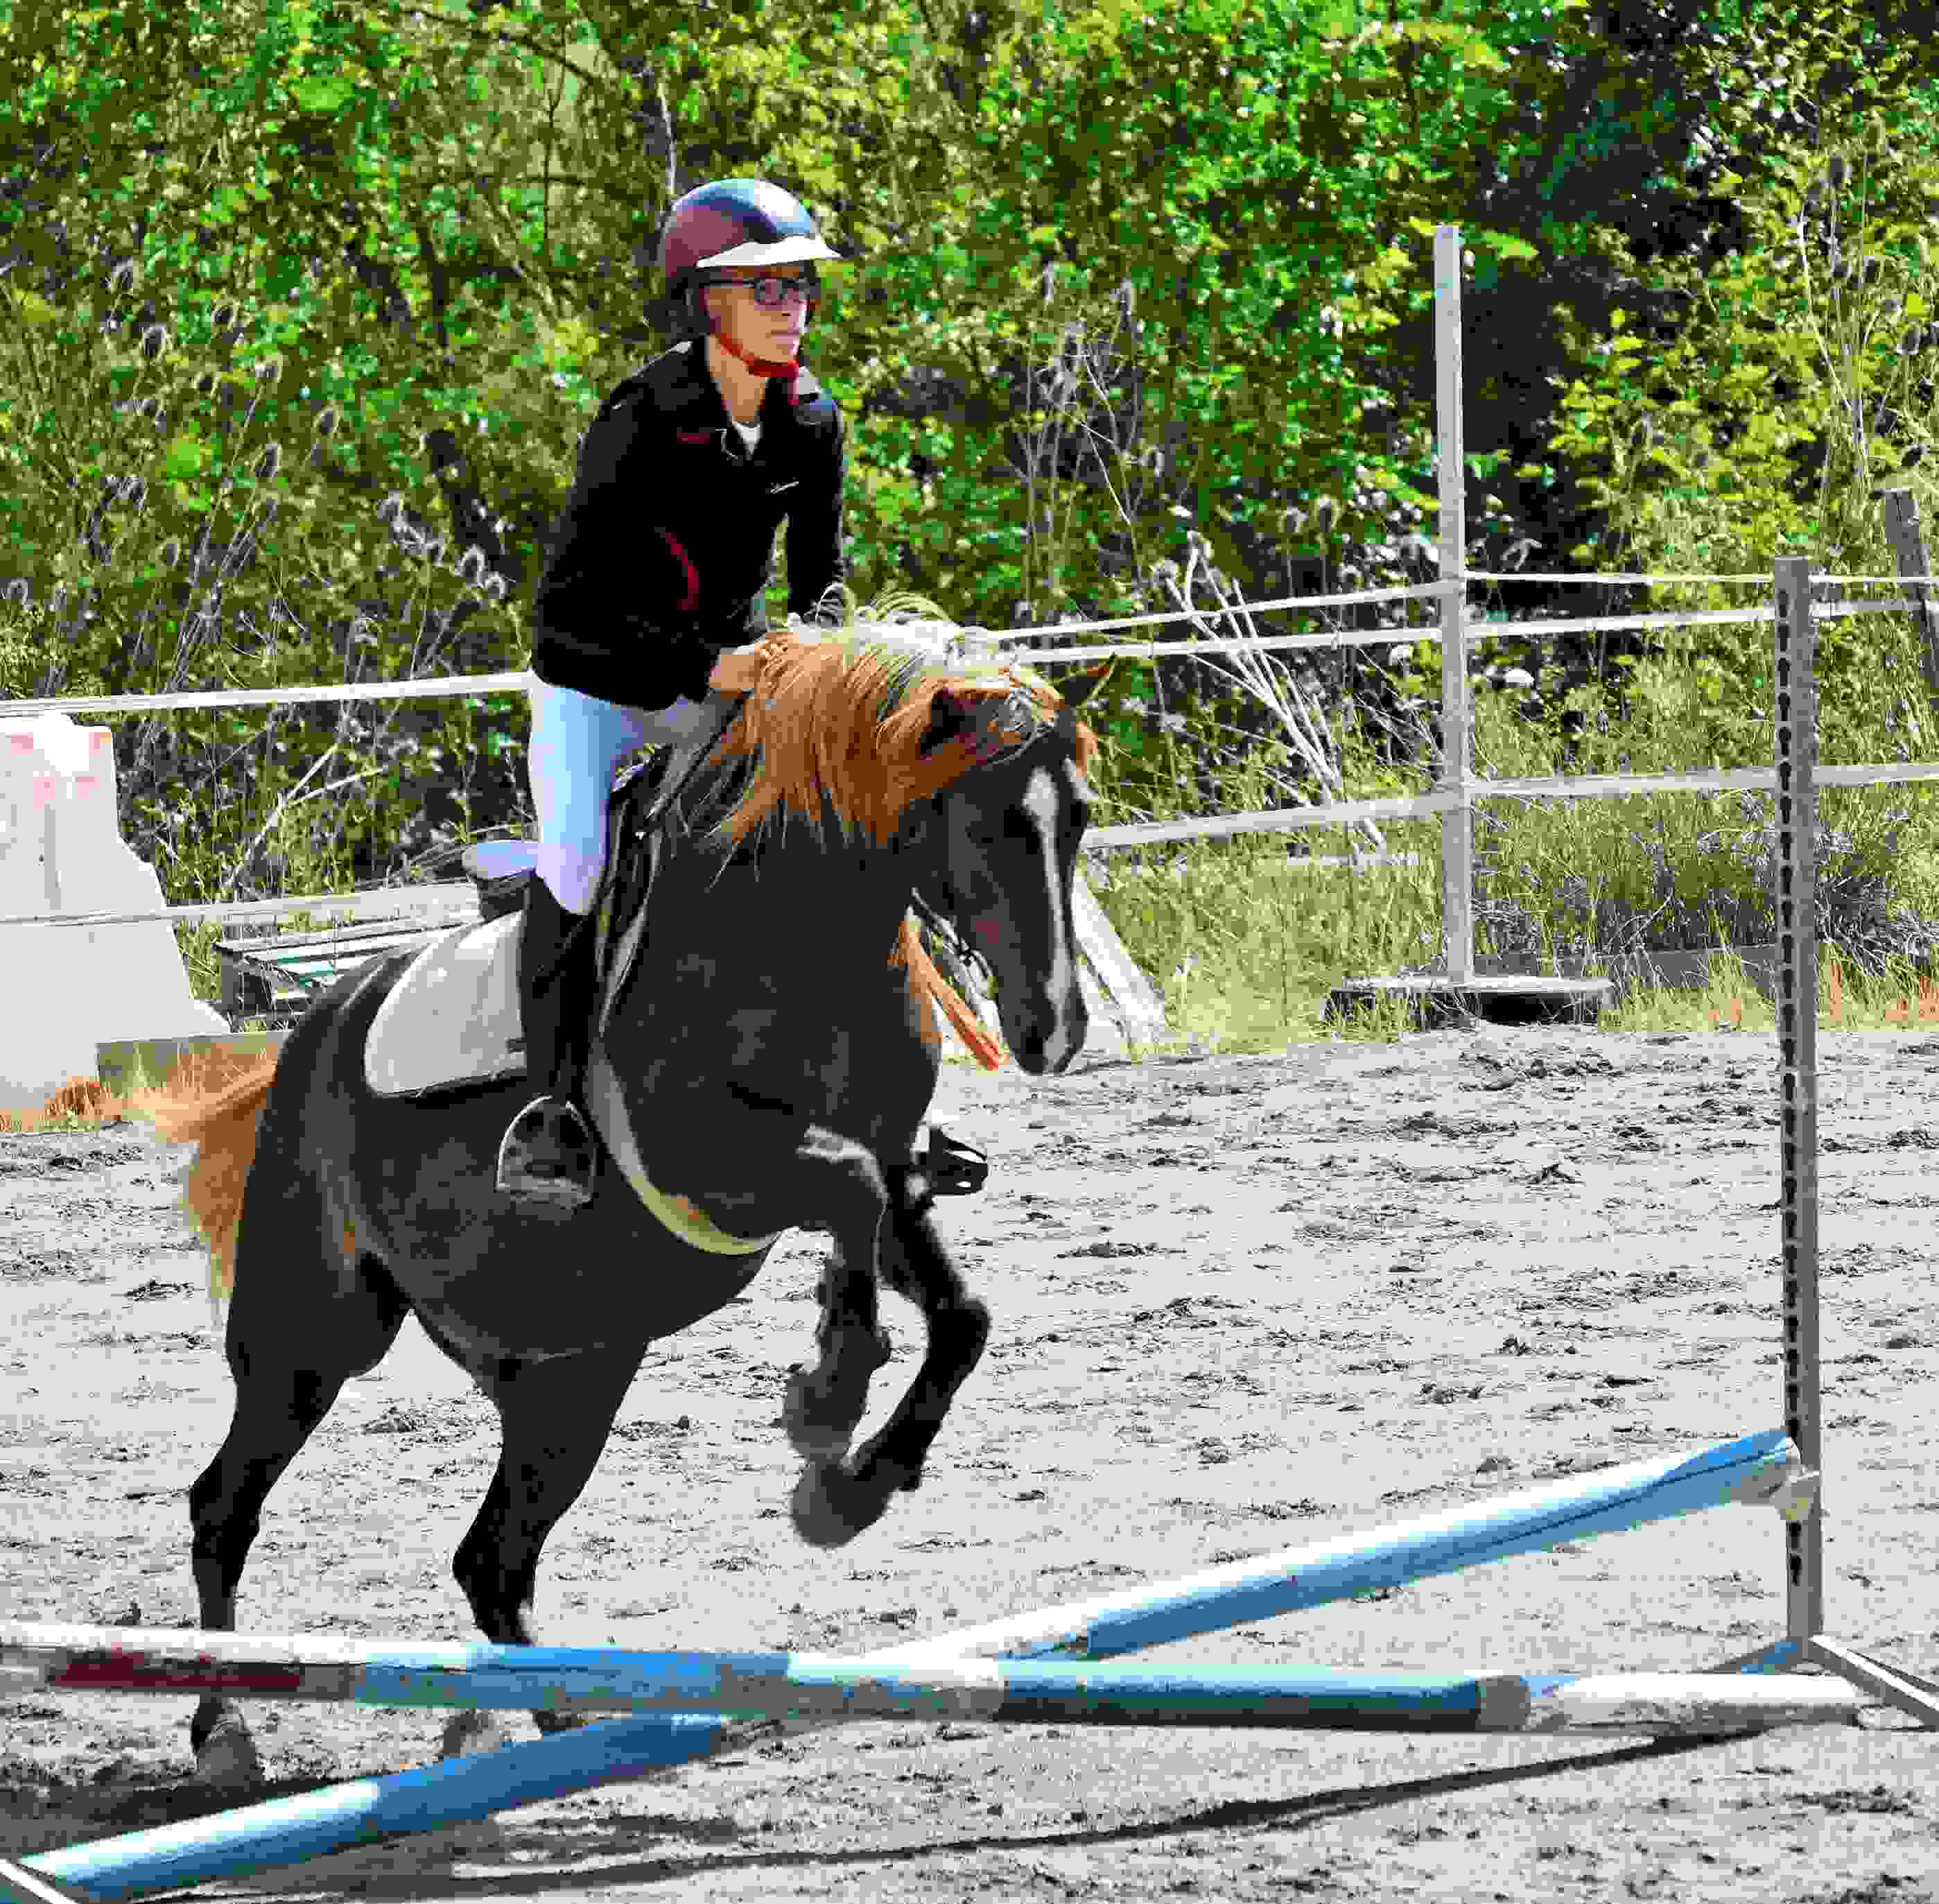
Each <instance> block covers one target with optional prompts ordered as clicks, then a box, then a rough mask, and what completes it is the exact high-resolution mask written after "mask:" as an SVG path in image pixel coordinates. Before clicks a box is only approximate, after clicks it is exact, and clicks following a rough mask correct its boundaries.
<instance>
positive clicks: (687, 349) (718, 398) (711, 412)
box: [673, 337, 821, 434]
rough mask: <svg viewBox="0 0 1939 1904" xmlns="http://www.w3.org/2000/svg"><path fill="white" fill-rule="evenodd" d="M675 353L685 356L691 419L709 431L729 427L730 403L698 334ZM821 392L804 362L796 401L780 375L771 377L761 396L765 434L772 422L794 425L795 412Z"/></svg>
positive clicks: (684, 383)
mask: <svg viewBox="0 0 1939 1904" xmlns="http://www.w3.org/2000/svg"><path fill="white" fill-rule="evenodd" d="M673 354H674V355H680V356H683V358H684V365H683V372H682V376H681V379H680V381H681V385H682V388H681V391H680V395H681V398H682V399H683V406H682V407H683V408H684V409H686V410H687V411H688V413H689V420H690V421H692V422H694V423H695V424H696V425H700V426H701V427H704V428H708V429H710V430H724V429H726V427H727V424H728V416H727V404H726V399H725V398H723V396H722V395H721V394H720V386H719V385H717V383H715V382H714V377H713V374H712V373H711V371H709V370H708V367H707V350H706V346H705V343H703V342H702V340H700V339H699V338H698V337H695V338H689V340H687V342H686V343H683V344H676V345H675V346H674V352H673ZM820 395H821V384H820V380H819V379H817V377H816V376H815V374H814V372H813V371H812V370H810V369H809V368H808V366H807V365H806V364H803V365H802V367H801V368H800V369H799V370H798V371H797V372H796V373H795V379H794V401H793V404H790V403H789V401H788V398H787V384H786V383H785V382H784V381H783V380H782V379H781V378H779V377H770V378H769V379H768V387H767V388H766V391H764V392H763V395H762V397H761V409H760V420H761V427H762V430H763V433H764V434H765V432H766V429H767V427H768V425H770V424H773V423H778V424H779V425H781V427H782V428H790V427H791V426H792V425H793V422H794V416H793V413H794V411H795V410H799V408H800V407H801V406H802V404H805V403H807V402H808V401H810V399H811V398H816V397H818V396H820Z"/></svg>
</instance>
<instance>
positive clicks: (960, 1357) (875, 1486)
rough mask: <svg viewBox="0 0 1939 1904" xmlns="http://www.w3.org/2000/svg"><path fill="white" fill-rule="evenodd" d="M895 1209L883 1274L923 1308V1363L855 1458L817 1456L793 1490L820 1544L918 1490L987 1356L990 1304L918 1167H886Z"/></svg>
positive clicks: (801, 1517)
mask: <svg viewBox="0 0 1939 1904" xmlns="http://www.w3.org/2000/svg"><path fill="white" fill-rule="evenodd" d="M884 1175H885V1177H887V1185H888V1191H889V1210H888V1214H887V1219H886V1220H885V1223H884V1228H883V1232H882V1235H881V1255H880V1259H879V1260H880V1264H881V1279H882V1281H884V1283H886V1284H887V1285H888V1287H890V1289H893V1290H895V1292H896V1293H897V1294H898V1295H899V1296H906V1297H907V1298H908V1299H909V1301H911V1302H913V1303H915V1305H916V1306H917V1307H918V1308H920V1309H921V1311H922V1313H923V1320H924V1323H925V1324H926V1325H927V1330H928V1341H927V1346H926V1348H925V1350H924V1355H923V1359H922V1365H921V1367H920V1368H918V1369H917V1370H916V1373H915V1380H914V1381H913V1382H911V1383H910V1384H909V1391H908V1392H907V1393H906V1394H905V1395H904V1396H903V1398H902V1400H901V1401H900V1402H899V1403H897V1404H896V1410H895V1412H894V1413H893V1415H890V1417H889V1418H888V1420H887V1421H886V1422H884V1424H882V1427H881V1431H880V1432H879V1433H877V1434H876V1435H875V1436H873V1437H872V1438H871V1439H869V1441H868V1442H866V1443H864V1445H863V1446H862V1447H861V1448H860V1449H858V1450H857V1452H856V1453H855V1454H854V1455H853V1456H851V1458H849V1459H848V1460H847V1461H842V1462H841V1463H839V1464H836V1463H833V1462H821V1463H815V1464H812V1465H811V1466H810V1467H808V1470H806V1472H805V1473H803V1474H802V1478H801V1481H800V1483H799V1485H798V1486H797V1487H796V1490H795V1498H794V1522H795V1525H796V1528H798V1529H799V1531H800V1534H801V1536H802V1539H803V1540H806V1541H808V1542H809V1543H811V1545H813V1546H840V1545H841V1544H842V1543H843V1542H844V1541H846V1540H853V1539H854V1537H855V1536H856V1535H857V1534H859V1533H860V1532H861V1531H862V1530H863V1528H867V1527H870V1526H872V1525H874V1523H875V1522H876V1521H878V1520H879V1519H881V1516H882V1513H883V1511H884V1509H886V1508H887V1506H888V1502H889V1497H890V1495H891V1494H895V1493H896V1492H898V1491H907V1490H909V1489H911V1488H915V1486H916V1485H918V1483H919V1482H921V1479H922V1464H923V1462H924V1459H925V1458H927V1455H928V1453H929V1450H930V1445H931V1443H933V1442H934V1441H935V1439H936V1435H937V1433H939V1431H940V1430H941V1429H942V1424H943V1421H944V1418H945V1417H946V1416H947V1415H948V1412H949V1405H950V1403H951V1401H953V1400H954V1398H955V1395H956V1391H957V1389H959V1388H961V1387H962V1385H963V1382H965V1381H966V1379H967V1378H968V1377H969V1372H970V1370H971V1369H973V1368H975V1367H976V1364H977V1363H978V1362H979V1360H981V1359H982V1354H983V1348H984V1345H985V1343H986V1342H988V1339H989V1335H990V1311H988V1309H987V1308H985V1306H984V1305H983V1304H982V1302H979V1301H978V1300H977V1299H976V1297H975V1296H972V1295H971V1294H970V1293H969V1290H968V1289H967V1288H966V1287H965V1286H964V1284H963V1279H962V1278H961V1277H960V1275H957V1272H956V1268H955V1266H954V1264H953V1263H951V1261H950V1260H949V1257H948V1254H947V1253H946V1252H945V1251H944V1249H943V1247H942V1240H941V1238H939V1237H938V1236H937V1235H936V1228H935V1226H934V1224H933V1223H931V1222H930V1217H929V1207H930V1204H931V1202H933V1198H932V1197H930V1196H929V1195H928V1194H927V1190H924V1191H923V1193H921V1195H920V1196H918V1195H916V1194H915V1184H913V1183H912V1178H917V1179H918V1181H919V1178H918V1173H916V1172H915V1171H910V1170H908V1169H906V1168H901V1167H891V1168H890V1169H888V1170H887V1171H885V1172H884Z"/></svg>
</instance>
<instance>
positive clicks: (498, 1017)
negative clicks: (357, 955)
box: [364, 912, 525, 1098]
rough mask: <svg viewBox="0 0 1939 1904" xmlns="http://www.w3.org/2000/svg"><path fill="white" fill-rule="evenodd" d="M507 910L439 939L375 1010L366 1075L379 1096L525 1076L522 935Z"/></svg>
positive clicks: (366, 1050)
mask: <svg viewBox="0 0 1939 1904" xmlns="http://www.w3.org/2000/svg"><path fill="white" fill-rule="evenodd" d="M522 918H523V915H522V914H520V913H518V912H507V913H505V914H504V915H503V916H501V918H495V919H487V920H486V922H485V923H484V924H483V925H461V926H458V927H456V928H454V929H453V930H452V931H449V932H447V933H446V934H444V936H443V937H442V938H439V939H434V940H432V941H431V943H430V944H429V945H428V946H425V949H424V950H423V951H422V952H419V954H418V955H417V957H416V958H414V959H412V961H411V963H410V964H409V966H408V967H406V970H405V972H404V976H403V977H402V978H401V979H399V980H398V981H397V984H396V985H395V986H393V987H392V988H391V995H390V996H389V997H388V998H386V999H385V1001H384V1002H383V1004H381V1005H380V1006H379V1007H378V1008H377V1016H376V1018H375V1019H373V1021H372V1022H371V1025H370V1037H368V1039H367V1040H366V1041H365V1043H364V1077H365V1079H366V1080H367V1082H368V1083H369V1084H370V1089H372V1090H373V1091H374V1092H376V1093H377V1094H378V1095H379V1096H380V1097H386V1098H391V1097H403V1096H408V1095H410V1094H411V1093H412V1092H418V1091H435V1090H439V1089H445V1088H446V1087H448V1086H452V1085H455V1084H471V1083H484V1082H486V1080H491V1079H495V1078H510V1077H523V1076H524V1075H525V1049H524V1046H523V1044H522V1042H521V1040H520V1033H519V971H518V959H519V927H520V925H521V924H522Z"/></svg>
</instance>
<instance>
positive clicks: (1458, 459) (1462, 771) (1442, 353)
mask: <svg viewBox="0 0 1939 1904" xmlns="http://www.w3.org/2000/svg"><path fill="white" fill-rule="evenodd" d="M1434 358H1435V406H1434V407H1435V422H1436V424H1437V426H1438V437H1439V453H1438V458H1437V463H1438V469H1439V474H1440V481H1441V580H1443V581H1449V580H1457V581H1459V580H1465V578H1466V574H1467V568H1466V562H1467V559H1468V535H1467V527H1468V524H1467V499H1466V498H1467V492H1466V468H1465V467H1464V464H1465V458H1464V455H1463V448H1464V443H1465V437H1464V433H1463V429H1462V415H1461V410H1462V404H1461V227H1460V226H1459V225H1441V226H1440V227H1438V228H1437V229H1436V230H1435V234H1434ZM1467 596H1468V592H1467V589H1466V588H1465V587H1463V588H1461V589H1457V590H1455V591H1453V592H1452V593H1449V594H1447V595H1446V596H1443V597H1442V598H1441V777H1440V783H1439V784H1440V787H1441V791H1444V792H1448V793H1452V794H1457V795H1458V796H1460V804H1458V805H1457V806H1452V807H1450V808H1449V809H1448V810H1447V812H1445V813H1444V814H1442V815H1441V969H1442V970H1444V972H1445V973H1447V976H1448V977H1450V979H1458V980H1461V981H1463V982H1466V981H1467V980H1469V979H1472V978H1473V977H1474V976H1475V915H1474V876H1475V841H1474V831H1473V815H1472V809H1470V808H1469V805H1468V800H1467V793H1468V763H1469V705H1468V657H1467V656H1466V653H1464V652H1463V649H1462V645H1461V625H1462V621H1463V617H1465V616H1466V614H1467V608H1468V602H1467Z"/></svg>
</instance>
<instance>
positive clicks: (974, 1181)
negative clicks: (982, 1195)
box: [915, 1124, 990, 1196]
mask: <svg viewBox="0 0 1939 1904" xmlns="http://www.w3.org/2000/svg"><path fill="white" fill-rule="evenodd" d="M915 1164H916V1168H918V1169H919V1170H920V1171H921V1172H922V1174H924V1176H925V1177H927V1178H928V1179H929V1187H930V1190H931V1191H932V1192H933V1193H934V1194H935V1195H936V1196H969V1193H971V1192H972V1191H973V1190H981V1189H982V1187H983V1184H984V1180H985V1178H986V1177H988V1175H989V1174H990V1159H989V1158H988V1156H987V1155H986V1154H985V1153H984V1152H982V1151H981V1150H978V1149H977V1148H976V1146H975V1145H974V1144H965V1143H964V1142H963V1140H962V1139H961V1138H957V1137H951V1135H949V1133H948V1132H947V1131H945V1129H943V1128H942V1126H941V1125H940V1124H932V1125H930V1126H929V1148H928V1149H927V1150H918V1152H917V1153H916V1155H915Z"/></svg>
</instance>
